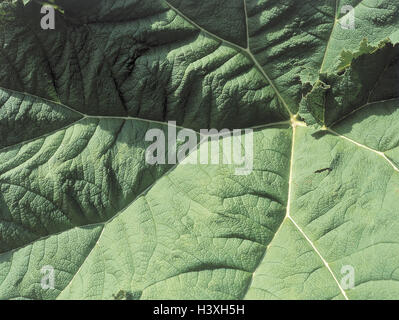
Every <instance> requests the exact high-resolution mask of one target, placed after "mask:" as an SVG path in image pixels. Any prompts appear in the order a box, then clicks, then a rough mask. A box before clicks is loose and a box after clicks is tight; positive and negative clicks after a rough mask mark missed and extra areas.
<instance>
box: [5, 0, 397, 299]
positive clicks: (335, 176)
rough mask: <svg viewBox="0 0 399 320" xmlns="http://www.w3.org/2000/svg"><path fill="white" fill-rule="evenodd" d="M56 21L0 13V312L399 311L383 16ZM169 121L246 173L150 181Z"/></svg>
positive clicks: (196, 10)
mask: <svg viewBox="0 0 399 320" xmlns="http://www.w3.org/2000/svg"><path fill="white" fill-rule="evenodd" d="M55 4H56V5H57V6H58V7H57V8H58V10H57V11H56V28H55V30H42V29H41V28H40V20H41V18H42V14H41V13H40V7H41V4H39V1H38V2H36V1H22V0H21V1H17V0H13V1H8V0H7V1H2V2H0V32H1V33H0V34H1V36H0V67H1V68H0V298H1V299H56V298H58V299H112V298H116V297H128V298H132V299H151V298H152V299H187V298H189V299H243V298H245V299H372V298H377V299H398V298H399V272H398V270H399V255H398V254H397V252H398V250H399V240H398V239H399V211H398V209H397V208H398V206H397V203H398V199H399V133H398V132H399V130H398V129H399V128H398V123H399V108H398V107H399V85H398V83H399V82H398V79H399V46H398V44H397V43H398V41H399V32H398V31H397V30H398V28H399V4H398V3H396V2H395V1H391V0H363V1H362V0H346V1H339V0H317V1H315V0H303V1H297V0H286V1H277V0H230V1H224V0H209V1H208V0H206V1H201V2H199V1H194V0H168V1H165V0H142V1H140V0H126V1H112V0H101V1H99V0H96V1H94V0H90V1H81V0H58V1H55ZM345 5H351V6H352V7H353V8H355V9H354V10H355V28H354V29H348V28H346V29H345V28H343V27H342V23H343V21H344V20H345V19H347V18H348V16H347V15H348V13H345V11H343V10H342V8H343V7H344V6H345ZM168 121H176V125H177V127H176V128H177V129H182V128H188V129H192V130H195V131H197V132H198V133H199V131H200V129H207V128H216V129H222V128H229V129H236V128H252V129H253V131H254V133H253V152H254V154H253V170H252V171H251V172H250V174H248V175H236V170H235V169H236V168H235V166H233V165H222V164H220V165H214V164H209V165H204V164H198V165H196V164H187V163H186V164H178V165H174V164H172V163H171V164H157V165H150V164H149V163H148V162H147V161H146V157H145V153H146V149H147V148H148V147H149V145H150V142H147V141H146V139H145V135H146V132H148V130H150V129H160V130H164V131H167V130H168V126H167V122H168ZM248 135H249V133H247V135H246V136H244V137H243V138H245V139H247V138H249V137H248ZM226 139H229V138H228V137H225V138H223V139H221V140H220V141H219V142H217V141H216V142H215V141H211V142H207V141H204V142H203V143H202V144H200V145H199V146H198V150H200V148H202V147H205V148H208V146H209V144H216V143H220V145H221V146H223V145H224V142H226ZM223 152H225V150H223V149H222V148H220V153H221V154H220V155H221V156H223ZM195 156H197V154H196V153H192V154H190V155H188V158H187V159H188V160H189V159H190V157H195ZM46 266H51V267H53V268H54V271H55V273H54V275H55V282H54V285H55V286H54V289H51V288H48V289H43V288H42V286H41V281H42V278H43V273H42V271H43V267H46ZM348 266H349V267H350V268H352V269H353V270H354V284H355V286H354V288H348V287H346V286H345V282H343V279H344V278H345V273H343V272H342V270H347V267H348Z"/></svg>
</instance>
